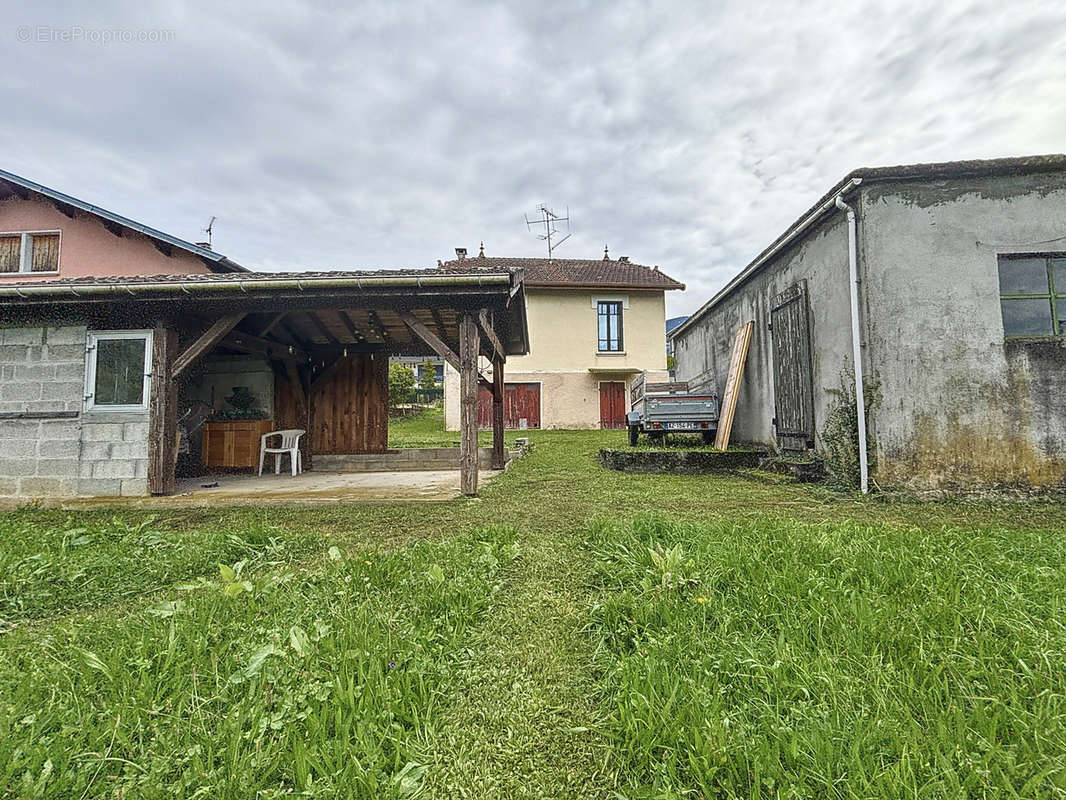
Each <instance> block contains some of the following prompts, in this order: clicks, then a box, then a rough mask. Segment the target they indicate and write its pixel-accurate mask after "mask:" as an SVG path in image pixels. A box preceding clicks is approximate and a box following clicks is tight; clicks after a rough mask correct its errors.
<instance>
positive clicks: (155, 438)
mask: <svg viewBox="0 0 1066 800" xmlns="http://www.w3.org/2000/svg"><path fill="white" fill-rule="evenodd" d="M177 355H178V335H177V333H175V332H174V329H173V328H171V327H169V326H167V325H165V324H163V323H160V324H158V325H156V326H155V328H153V330H152V378H151V383H150V386H151V388H150V389H149V392H148V493H149V494H154V495H168V494H174V468H175V466H176V462H177V460H178V386H177V383H176V382H175V380H174V378H173V369H174V360H175V358H176V357H177Z"/></svg>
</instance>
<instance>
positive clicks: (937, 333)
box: [859, 173, 1066, 488]
mask: <svg viewBox="0 0 1066 800" xmlns="http://www.w3.org/2000/svg"><path fill="white" fill-rule="evenodd" d="M862 219H863V224H862V229H861V231H860V235H859V242H860V246H861V248H862V253H861V262H862V264H863V268H864V277H865V282H864V287H863V289H864V294H865V300H866V307H867V308H868V309H869V313H868V315H867V320H866V323H867V338H868V342H867V348H868V353H867V358H868V362H867V363H868V365H869V367H868V368H870V369H871V370H872V372H873V373H874V375H875V377H876V378H877V380H879V381H880V393H881V401H880V403H879V405H878V407H877V408H876V409H875V411H874V415H873V416H874V426H873V427H874V432H875V435H876V438H877V443H878V454H879V462H880V465H879V469H878V478H879V480H880V481H881V482H882V483H887V484H901V485H911V486H915V487H925V486H947V487H963V488H964V487H969V486H983V485H988V484H1003V483H1006V484H1013V483H1020V484H1033V485H1054V484H1061V483H1064V482H1066V403H1064V401H1063V398H1064V397H1066V339H1064V338H1063V337H1058V338H1056V337H1045V338H1033V339H1026V340H1013V339H1012V340H1010V341H1005V339H1004V333H1003V318H1002V314H1001V311H1000V305H999V273H998V256H999V255H1001V254H1007V253H1019V252H1023V253H1026V252H1041V253H1047V252H1055V251H1066V241H1063V240H1062V238H1061V237H1062V236H1063V234H1064V233H1066V231H1064V221H1066V175H1063V174H1061V173H1045V174H1038V175H1016V176H1010V177H986V178H973V179H966V180H959V179H956V180H952V181H950V182H945V181H938V182H928V181H927V182H897V183H888V184H880V185H879V184H873V185H871V186H870V187H869V188H865V187H864V190H863V192H862Z"/></svg>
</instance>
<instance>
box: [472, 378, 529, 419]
mask: <svg viewBox="0 0 1066 800" xmlns="http://www.w3.org/2000/svg"><path fill="white" fill-rule="evenodd" d="M522 420H525V426H524V427H526V428H539V427H540V384H539V383H505V384H504V386H503V426H504V427H505V428H507V429H509V430H517V429H519V428H522V427H523V425H522ZM477 425H478V427H479V428H486V429H487V428H491V427H492V392H490V391H489V390H488V389H487V388H485V387H484V386H482V387H481V388H480V389H479V390H478V394H477Z"/></svg>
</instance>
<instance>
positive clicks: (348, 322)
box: [337, 309, 366, 342]
mask: <svg viewBox="0 0 1066 800" xmlns="http://www.w3.org/2000/svg"><path fill="white" fill-rule="evenodd" d="M337 316H338V317H339V318H340V321H341V324H342V325H343V326H344V328H345V330H347V331H348V335H349V336H351V337H352V338H353V339H354V340H355V341H357V342H364V341H366V337H365V336H363V334H362V332H361V331H360V330H359V328H358V327H356V324H355V322H353V321H352V318H351V317H349V316H348V312H347V311H344V310H343V309H341V310H338V311H337Z"/></svg>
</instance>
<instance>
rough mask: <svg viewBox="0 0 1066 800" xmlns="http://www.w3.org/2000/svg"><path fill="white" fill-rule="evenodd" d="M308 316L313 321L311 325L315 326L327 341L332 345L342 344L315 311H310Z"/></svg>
mask: <svg viewBox="0 0 1066 800" xmlns="http://www.w3.org/2000/svg"><path fill="white" fill-rule="evenodd" d="M307 316H308V317H309V318H310V320H311V324H312V325H314V326H315V327H316V328H317V329H318V332H319V333H321V334H322V335H323V336H324V337H325V338H326V341H327V342H329V343H330V344H340V340H339V339H338V338H337V337H336V336H334V335H333V331H331V330H330V329H329V328H327V327H326V323H324V322H323V321H322V318H321V317H319V316H318V314H316V313H315V312H314V311H308V312H307Z"/></svg>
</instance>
